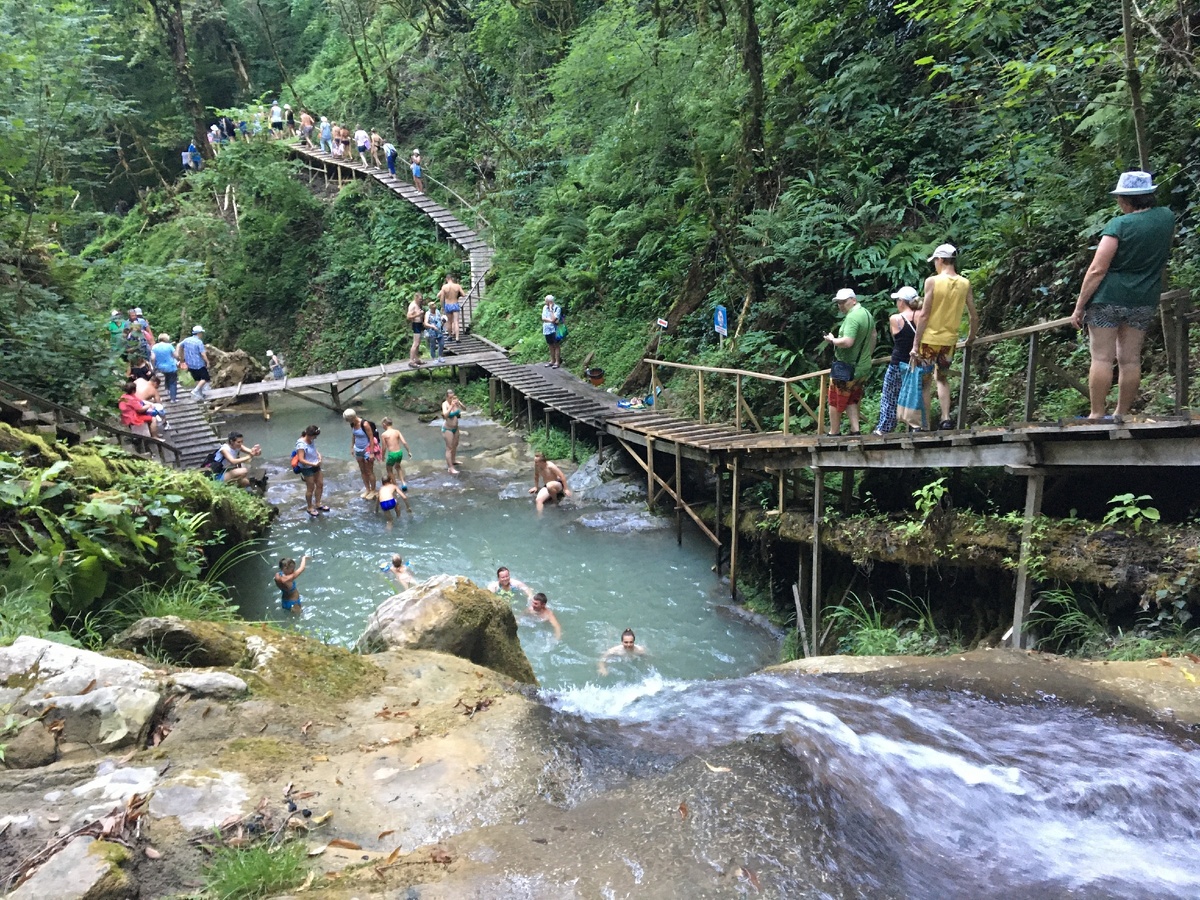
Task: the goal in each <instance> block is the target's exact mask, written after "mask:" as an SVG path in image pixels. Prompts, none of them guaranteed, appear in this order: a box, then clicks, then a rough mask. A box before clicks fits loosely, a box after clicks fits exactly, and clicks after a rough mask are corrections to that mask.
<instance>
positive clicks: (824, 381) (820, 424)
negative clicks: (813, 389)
mask: <svg viewBox="0 0 1200 900" xmlns="http://www.w3.org/2000/svg"><path fill="white" fill-rule="evenodd" d="M819 390H820V393H819V394H818V395H817V434H824V433H825V401H826V400H827V399H828V397H829V376H828V375H822V376H821V384H820V386H819Z"/></svg>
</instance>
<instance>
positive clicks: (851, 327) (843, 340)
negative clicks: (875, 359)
mask: <svg viewBox="0 0 1200 900" xmlns="http://www.w3.org/2000/svg"><path fill="white" fill-rule="evenodd" d="M833 299H834V302H835V303H837V307H838V311H839V312H840V313H841V314H842V315H843V316H845V318H844V319H842V327H841V328H839V329H838V333H837V337H834V335H833V333H832V332H830V333H828V334H826V335H825V340H827V341H828V342H829V343H830V345H831V346H832V347H833V357H834V359H836V360H837V361H838V362H841V363H846V364H847V365H848V366H850V368H851V369H852V377H851V378H850V380H848V381H845V380H842V379H840V378H836V377H831V378H830V379H829V433H830V434H839V433H840V432H841V430H842V412H843V411H845V412H846V413H847V414H848V415H849V417H850V433H851V434H861V433H862V432H861V430H860V428H859V424H858V407H859V403H861V402H862V395H863V386H864V385H865V384H866V383H867V379H868V378H869V377H870V375H871V351H872V350H873V349H874V347H875V320H874V318H872V317H871V314H870V313H869V312H868V311H867V309H866V307H864V306H862V305H861V304H860V303H859V302H858V296H857V295H856V294H855V293H854V291H853V290H851V289H850V288H842V289H841V290H840V291H838V292H837V296H836V297H834V298H833ZM835 368H840V367H835ZM837 374H839V373H836V372H835V373H834V375H837Z"/></svg>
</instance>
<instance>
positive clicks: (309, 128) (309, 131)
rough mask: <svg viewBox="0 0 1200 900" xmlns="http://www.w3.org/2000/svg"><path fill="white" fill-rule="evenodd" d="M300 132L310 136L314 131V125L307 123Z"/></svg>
mask: <svg viewBox="0 0 1200 900" xmlns="http://www.w3.org/2000/svg"><path fill="white" fill-rule="evenodd" d="M300 133H301V134H302V135H304V136H305V137H308V136H309V135H310V134H312V133H313V127H312V126H311V125H305V126H304V127H303V128H301V129H300Z"/></svg>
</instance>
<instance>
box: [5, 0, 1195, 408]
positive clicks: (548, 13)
mask: <svg viewBox="0 0 1200 900" xmlns="http://www.w3.org/2000/svg"><path fill="white" fill-rule="evenodd" d="M1127 8H1128V13H1129V34H1130V36H1131V38H1132V41H1131V43H1130V44H1129V46H1128V47H1127V45H1126V43H1125V42H1124V41H1123V29H1122V9H1121V8H1120V7H1114V6H1112V5H1111V4H1096V3H1090V2H1083V0H1071V2H1055V3H1045V2H1033V0H1003V2H998V0H983V2H978V0H972V2H965V0H944V2H936V3H935V2H927V0H908V2H898V3H889V2H882V0H868V2H862V0H852V2H849V3H844V2H838V3H834V2H821V0H801V2H798V3H797V2H791V0H789V2H781V0H697V2H693V3H689V4H686V5H680V4H669V5H667V4H662V3H660V2H658V0H646V2H630V0H616V2H608V3H599V2H573V0H532V2H513V0H475V2H457V0H425V2H416V0H108V2H104V3H101V2H99V0H52V2H49V3H45V4H35V5H33V6H30V5H28V4H21V5H18V4H17V3H16V2H14V0H0V24H2V26H3V29H4V33H5V34H6V35H9V37H8V39H7V40H6V41H5V43H4V46H3V47H2V48H0V58H2V62H3V65H0V342H2V348H0V349H2V350H3V362H2V363H0V370H2V373H0V377H5V378H11V379H15V380H17V381H20V382H22V383H24V384H26V385H27V386H28V387H31V388H33V389H35V390H39V391H42V392H44V393H47V394H49V395H51V396H53V397H56V398H58V399H61V400H65V401H67V402H84V401H87V400H89V399H93V400H94V399H97V398H103V397H109V396H111V384H112V365H111V361H110V360H108V358H107V354H108V344H107V341H106V339H105V338H104V331H103V328H104V323H105V322H106V320H107V318H108V311H109V310H110V309H112V308H122V309H123V308H127V307H128V306H132V305H138V306H141V307H143V308H144V309H145V310H146V311H147V314H148V315H149V318H150V320H151V322H152V324H153V325H154V327H155V328H156V330H157V329H159V328H162V329H165V330H167V331H170V332H171V333H172V334H173V335H178V334H180V333H182V332H184V331H186V330H187V329H189V328H190V326H191V324H192V323H194V322H203V323H204V324H205V327H206V328H207V329H208V333H207V336H208V337H209V339H210V340H212V341H213V342H214V343H216V344H217V345H218V346H222V347H226V348H231V347H233V346H241V347H243V348H245V349H247V350H249V351H250V352H252V353H256V354H261V353H262V352H264V351H265V350H266V349H267V348H271V349H275V350H277V351H278V352H282V353H283V354H284V355H285V357H286V358H287V360H288V362H289V367H290V369H291V370H292V372H293V373H299V372H302V371H305V370H313V371H317V370H322V369H325V368H329V367H331V366H332V365H334V364H335V363H336V364H339V365H342V364H344V365H353V364H367V363H373V362H380V361H382V360H384V359H390V358H396V357H397V356H399V355H400V352H401V351H400V349H399V348H401V347H402V345H403V344H404V343H405V341H406V336H405V334H404V329H403V308H404V305H405V304H406V303H407V300H408V298H409V297H410V296H411V293H412V291H414V290H423V291H432V290H435V289H436V287H437V285H438V284H440V282H441V277H442V275H443V273H444V272H445V270H446V269H447V268H448V267H454V266H455V265H456V262H455V258H454V254H453V253H452V251H451V250H450V249H449V248H448V247H447V246H445V245H443V244H438V243H437V242H436V241H435V240H433V233H432V231H431V228H430V226H429V224H428V223H427V222H426V221H423V220H422V219H421V217H420V216H419V214H417V213H415V212H413V211H410V210H408V209H404V208H399V207H403V206H405V204H399V203H396V202H394V201H391V200H390V199H388V198H386V197H382V196H380V195H379V194H377V193H374V192H372V190H371V189H370V188H368V187H367V186H365V185H356V186H354V187H350V188H346V189H344V190H343V191H342V192H341V193H340V194H339V195H337V196H336V198H330V197H320V196H318V195H317V194H315V193H314V191H313V190H310V188H309V186H308V185H307V184H306V183H305V181H303V180H301V179H299V178H297V177H296V174H297V166H296V164H295V163H293V162H289V161H288V160H287V158H286V155H285V154H284V153H283V152H282V151H281V148H280V147H278V146H275V145H272V144H269V143H267V142H265V141H264V142H261V143H246V144H241V143H239V144H237V145H235V146H233V147H230V148H228V149H226V151H225V152H223V153H222V154H221V155H220V157H219V158H218V159H216V160H210V161H209V163H208V165H207V166H206V169H205V171H204V172H203V173H200V174H198V175H192V176H188V177H186V178H185V177H182V176H181V175H180V172H179V170H180V165H179V153H180V151H181V150H182V149H184V148H185V147H186V145H187V143H188V142H189V140H196V141H197V142H198V143H199V145H200V146H201V147H202V148H203V149H204V151H205V152H206V153H207V152H208V147H207V144H206V143H205V142H204V141H202V140H201V138H202V135H203V133H204V132H205V131H206V129H207V127H208V125H209V123H211V122H212V121H214V120H215V118H216V116H217V115H218V114H219V113H222V112H225V111H230V112H231V113H232V114H233V116H234V118H235V119H252V117H253V113H254V111H255V110H256V109H258V108H259V106H260V105H263V104H266V105H269V103H270V102H271V101H272V100H274V99H276V98H278V99H280V100H281V101H283V102H288V103H290V104H291V105H293V106H294V107H296V109H297V112H298V111H299V109H300V108H301V107H305V108H308V109H310V110H311V111H312V112H313V113H314V114H315V115H316V116H318V117H319V116H321V115H327V116H329V118H330V119H332V120H334V121H337V122H342V123H345V124H347V125H349V127H350V128H352V129H353V128H354V127H355V126H356V125H359V124H361V125H363V126H365V127H368V128H369V127H375V128H378V129H379V130H380V132H381V133H382V134H383V135H384V136H385V138H387V139H390V140H392V141H393V142H395V143H396V144H397V145H398V146H399V147H401V148H402V156H406V155H407V151H408V150H410V149H412V148H413V147H417V146H419V147H420V148H421V150H422V153H423V155H424V161H425V167H426V170H427V174H428V175H429V176H430V178H431V179H432V187H431V193H432V194H434V195H435V196H436V197H438V198H439V199H441V200H443V201H444V202H445V203H446V204H447V205H449V206H451V207H452V208H455V209H458V210H459V212H460V215H461V216H462V217H463V218H464V219H465V220H467V221H469V222H471V223H472V224H476V225H480V226H482V227H483V230H484V231H485V232H486V233H487V235H488V236H489V238H490V240H491V241H492V243H493V244H494V245H495V247H496V249H497V257H496V263H495V269H494V271H493V273H492V278H491V285H492V286H493V287H492V290H491V293H490V300H489V306H488V307H487V308H486V309H485V310H483V311H482V313H481V314H480V315H479V317H478V319H477V321H478V327H479V328H480V329H481V330H482V331H483V332H484V333H485V334H488V335H489V336H491V337H493V338H494V339H497V340H500V341H502V342H503V343H505V344H506V345H509V346H512V347H514V354H515V356H516V358H518V359H529V358H534V357H535V356H536V355H537V354H538V353H539V352H540V349H539V344H540V340H539V338H538V327H537V325H538V305H539V298H540V297H541V296H542V295H543V294H545V293H547V292H551V293H554V294H556V295H557V296H558V297H559V298H560V299H561V300H563V301H565V305H566V306H567V307H568V309H569V311H570V314H571V327H572V335H573V337H572V340H571V341H568V343H567V345H566V350H567V352H566V358H567V361H568V362H569V363H578V362H579V361H580V359H581V358H582V356H583V354H584V353H585V352H586V351H589V350H592V351H596V354H597V356H596V361H597V362H599V363H600V364H601V365H603V366H605V367H606V368H607V369H608V370H609V371H610V373H612V374H613V375H615V376H619V377H624V376H625V375H627V374H628V373H630V372H632V371H634V369H635V366H636V363H637V361H638V360H639V359H640V358H641V356H642V355H643V353H644V351H645V350H646V348H647V346H648V344H649V343H650V342H651V340H652V339H653V338H654V336H655V334H656V332H657V328H656V327H655V325H654V321H655V319H657V318H658V317H660V316H663V317H667V318H669V320H670V321H671V323H672V324H671V328H670V330H669V331H668V332H667V336H666V338H665V339H664V340H663V341H662V345H661V347H659V348H658V352H660V353H661V354H662V355H663V356H665V357H667V358H676V359H688V360H692V361H695V360H703V361H706V362H712V363H719V364H723V365H737V366H743V367H746V368H752V369H757V370H762V371H772V372H777V373H781V374H797V373H799V372H802V371H805V370H807V369H810V368H813V367H815V365H816V364H817V363H819V362H820V361H821V360H820V358H819V337H820V335H821V334H822V333H823V332H824V331H825V330H826V329H827V328H828V327H829V326H830V325H831V324H832V321H833V319H834V309H833V306H832V304H831V303H830V302H829V298H830V297H831V296H832V294H833V293H834V291H835V290H836V289H838V288H840V287H845V286H852V287H854V288H856V289H857V290H858V291H859V293H860V295H862V296H864V297H865V302H866V303H867V305H868V306H869V307H870V308H872V309H873V310H874V311H875V312H876V314H877V318H880V319H882V314H883V313H885V312H886V311H887V310H888V309H889V308H890V306H891V302H890V300H889V299H888V293H889V292H890V291H893V290H895V289H896V288H897V287H899V286H900V285H901V284H905V283H908V284H919V283H920V279H921V278H923V277H924V275H925V274H926V273H927V266H926V264H925V262H924V259H925V257H926V256H927V255H928V252H929V250H930V248H931V247H932V246H934V245H936V244H938V243H941V242H943V241H950V242H953V243H955V244H957V245H958V246H959V247H960V248H961V252H962V266H963V268H964V269H965V270H966V271H967V272H968V274H969V275H970V276H971V278H972V280H973V282H974V283H975V285H976V293H977V296H978V297H979V298H980V307H981V314H982V317H983V323H984V328H985V330H991V331H995V330H999V329H1001V328H1004V327H1012V326H1018V325H1022V324H1026V323H1029V322H1033V321H1037V320H1039V319H1045V318H1052V317H1057V316H1060V315H1064V314H1066V313H1067V312H1069V309H1070V305H1071V303H1072V301H1073V297H1074V295H1075V292H1076V291H1077V290H1078V285H1079V281H1080V278H1081V276H1082V272H1083V270H1084V268H1085V267H1086V263H1087V261H1088V259H1089V258H1090V254H1091V250H1090V246H1092V245H1094V238H1095V235H1096V233H1097V232H1098V230H1099V228H1100V227H1101V225H1102V224H1103V223H1104V222H1105V221H1106V220H1107V219H1108V218H1109V217H1110V216H1111V215H1112V214H1113V212H1114V206H1113V204H1112V203H1111V198H1109V197H1108V196H1107V194H1106V192H1107V191H1108V190H1110V189H1111V187H1112V185H1113V183H1115V180H1116V176H1117V174H1118V173H1119V172H1120V171H1121V170H1123V169H1126V168H1136V167H1138V165H1139V147H1138V141H1137V139H1136V135H1135V128H1134V124H1135V115H1134V106H1133V98H1134V96H1136V95H1137V94H1140V97H1141V101H1142V105H1143V106H1144V110H1145V120H1146V121H1145V127H1144V131H1143V145H1144V146H1143V151H1144V152H1145V153H1146V154H1147V156H1148V161H1149V165H1150V168H1151V169H1152V171H1153V172H1154V173H1155V176H1156V180H1157V181H1158V182H1159V183H1160V184H1161V185H1162V187H1161V189H1160V191H1159V199H1160V202H1163V203H1169V204H1171V205H1172V207H1174V209H1175V211H1176V213H1177V215H1178V216H1179V221H1180V228H1179V236H1178V241H1177V249H1176V252H1175V255H1174V258H1173V263H1172V267H1171V278H1172V280H1173V282H1174V283H1175V284H1177V285H1181V286H1185V287H1192V286H1194V285H1195V284H1196V283H1197V281H1198V279H1197V270H1198V267H1200V239H1198V238H1197V236H1196V232H1195V224H1196V218H1197V206H1196V203H1197V201H1196V197H1197V178H1198V177H1200V176H1198V174H1197V173H1198V172H1200V165H1198V163H1200V141H1198V140H1197V138H1198V135H1200V128H1198V125H1200V97H1198V95H1197V91H1196V82H1197V79H1198V76H1200V70H1198V68H1197V53H1196V46H1195V45H1196V39H1197V36H1198V35H1197V30H1198V28H1200V11H1198V10H1197V8H1196V5H1195V4H1194V3H1192V2H1189V0H1179V2H1175V0H1171V2H1167V0H1148V2H1143V3H1134V2H1132V0H1131V2H1129V3H1128V4H1127ZM1131 61H1132V66H1131V65H1130V63H1131ZM1131 87H1133V88H1135V89H1136V90H1135V91H1134V90H1131ZM230 188H231V189H232V196H235V197H236V200H237V204H238V209H239V215H238V217H237V219H236V221H235V218H234V215H233V213H232V210H231V209H229V208H226V207H225V205H224V200H225V198H226V197H227V196H229V191H228V190H227V189H230ZM451 192H453V193H451ZM464 204H466V205H464ZM458 270H459V271H460V272H463V273H465V271H466V268H465V266H463V265H458ZM718 304H722V305H725V306H726V307H727V308H728V310H729V314H730V320H731V322H730V325H731V330H732V331H736V340H733V341H728V342H725V343H724V345H723V346H719V345H718V343H717V340H716V336H715V334H714V333H713V330H712V311H713V308H714V307H715V306H716V305H718ZM1056 339H1057V341H1058V343H1057V344H1053V341H1052V342H1051V343H1052V345H1053V346H1052V351H1053V352H1056V353H1057V354H1058V355H1059V357H1060V362H1061V363H1062V364H1063V365H1064V366H1067V367H1071V368H1075V369H1076V370H1077V371H1079V372H1082V371H1083V366H1084V358H1085V356H1086V353H1085V351H1082V350H1081V349H1080V347H1079V345H1078V341H1077V338H1076V337H1075V336H1074V335H1068V334H1067V333H1065V332H1064V333H1062V334H1060V335H1058V336H1057V338H1056ZM1023 352H1024V351H1023V348H1021V347H1015V348H1008V349H1004V348H1003V347H1002V348H1000V349H997V350H995V351H992V353H991V356H990V357H989V359H988V360H985V367H986V377H985V378H983V379H982V380H981V382H980V385H979V386H978V387H977V389H976V394H975V395H973V399H972V402H973V403H974V404H975V405H976V406H977V407H978V408H979V409H978V410H977V412H979V413H982V414H983V415H986V416H995V417H1001V416H1004V415H1006V414H1007V413H1008V412H1009V407H1008V404H1009V402H1010V400H1011V398H1012V397H1013V396H1015V395H1017V394H1018V393H1019V392H1017V391H1014V390H1013V385H1014V384H1015V383H1016V382H1017V381H1019V379H1020V378H1021V373H1022V370H1023V366H1024V358H1023ZM1152 355H1154V356H1156V357H1157V358H1160V361H1159V363H1158V364H1159V365H1164V364H1165V361H1162V360H1161V353H1159V354H1152ZM751 400H752V402H757V403H759V404H760V409H761V410H762V412H763V413H764V414H765V416H766V418H767V423H768V424H769V423H770V422H771V415H772V414H774V413H777V412H778V411H777V410H772V409H771V408H770V400H769V398H766V397H759V398H755V397H753V396H752V397H751ZM1081 402H1082V398H1081V397H1080V396H1079V395H1078V394H1077V393H1076V392H1074V391H1073V390H1070V389H1060V388H1059V386H1057V385H1054V384H1046V385H1044V386H1043V388H1042V396H1041V397H1040V405H1041V411H1042V413H1043V414H1046V415H1050V414H1063V413H1069V412H1073V411H1075V410H1076V408H1077V407H1078V406H1079V404H1080V403H1081Z"/></svg>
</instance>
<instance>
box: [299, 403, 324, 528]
mask: <svg viewBox="0 0 1200 900" xmlns="http://www.w3.org/2000/svg"><path fill="white" fill-rule="evenodd" d="M320 433H321V429H320V428H318V427H317V426H316V425H309V426H308V427H307V428H305V429H304V431H303V432H302V433H301V435H300V440H298V441H296V449H295V450H293V451H292V471H293V472H295V473H296V474H297V475H299V476H300V478H301V479H303V481H304V501H305V505H306V506H307V508H308V514H309V515H310V516H315V515H318V514H319V513H323V512H329V507H328V506H322V505H321V495H322V494H324V493H325V474H324V473H323V472H322V471H321V453H320V451H319V450H317V435H319V434H320Z"/></svg>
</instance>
